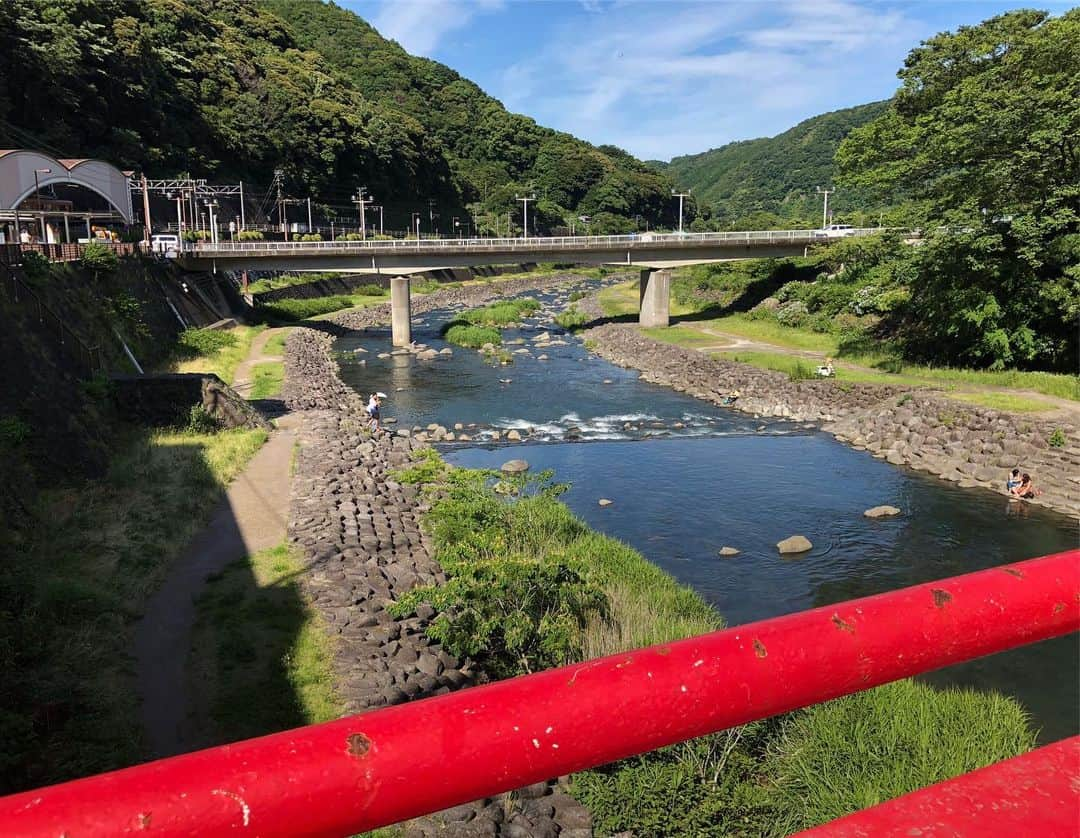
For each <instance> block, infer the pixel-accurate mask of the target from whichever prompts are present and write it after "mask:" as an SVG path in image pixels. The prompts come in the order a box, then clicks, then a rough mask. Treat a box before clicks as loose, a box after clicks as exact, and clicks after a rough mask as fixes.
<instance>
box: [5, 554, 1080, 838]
mask: <svg viewBox="0 0 1080 838" xmlns="http://www.w3.org/2000/svg"><path fill="white" fill-rule="evenodd" d="M1078 628H1080V550H1072V551H1069V552H1066V553H1058V554H1056V555H1053V556H1046V557H1043V558H1040V559H1032V560H1030V561H1026V562H1019V563H1016V564H1012V565H1005V566H1001V567H996V568H991V569H989V570H983V571H979V572H976V573H969V574H966V575H964V576H956V577H953V578H950V579H943V580H940V581H936V582H929V583H926V584H922V585H915V586H913V587H910V588H905V589H902V590H897V591H890V592H888V593H883V594H878V595H876V596H870V597H864V598H862V599H856V600H851V601H848V602H842V603H838V604H835V605H829V606H826V607H823V608H816V609H813V610H811V611H804V612H801V613H797V614H789V615H787V616H784V617H778V618H774V619H770V620H762V621H760V622H756V623H750V624H748V625H743V626H736V627H734V628H730V629H727V630H724V631H718V632H713V633H711V634H706V635H702V636H700V637H692V638H689V639H686V640H681V641H677V642H673V643H666V644H661V645H659V646H653V647H650V648H648V649H638V650H635V651H630V652H626V653H623V654H619V655H611V656H608V657H604V658H597V659H595V660H590V661H585V662H583V663H578V664H573V665H571V666H565V667H561V668H559V669H552V670H547V671H545V672H539V673H536V674H534V675H527V676H523V677H519V678H512V679H509V680H506V681H500V682H497V683H494V684H489V685H486V686H480V687H472V688H469V689H464V690H460V691H458V692H454V693H450V694H449V695H444V696H439V697H435V698H428V699H424V700H421V701H416V702H412V703H407V704H400V705H396V706H393V707H388V708H385V709H380V710H375V711H372V712H369V713H364V714H361V715H357V716H351V717H347V718H343V719H339V720H337V721H333V722H326V723H324V724H320V725H312V726H310V727H305V728H299V729H297V730H292V731H286V732H284V733H277V734H273V735H271V736H264V737H260V738H258V739H250V740H248V741H246V742H239V743H236V744H232V745H225V746H221V747H217V748H210V749H208V750H204V751H198V752H195V753H192V754H186V755H184V756H178V757H172V758H170V759H165V760H160V761H157V762H151V763H147V764H146V765H140V766H135V767H133V768H127V769H123V770H121V771H114V772H112V773H108V774H101V775H98V776H96V777H90V778H87V779H84V780H76V781H73V782H70V783H64V784H61V785H57V786H52V787H49V788H44V789H37V790H34V791H29V792H23V793H21V794H16V795H12V796H10V797H6V798H0V834H4V835H20V836H26V838H31V836H43V837H44V836H49V838H55V836H57V835H70V836H79V838H102V836H106V835H118V834H126V833H127V832H136V831H139V830H149V829H151V828H152V830H153V832H154V834H155V835H159V836H187V835H191V834H195V833H198V834H210V835H218V834H225V833H226V832H231V831H232V830H237V829H242V828H248V829H251V830H252V834H258V835H260V836H263V837H264V838H265V837H266V836H293V835H309V836H322V835H325V836H332V835H334V836H336V835H349V834H353V833H357V832H363V831H365V830H371V829H375V828H378V827H380V826H385V825H387V824H392V823H398V822H400V821H403V820H406V819H408V818H412V817H417V816H420V815H423V814H427V813H429V812H433V811H438V810H440V809H445V808H448V807H450V806H454V805H457V804H461V803H466V802H468V801H472V800H479V799H482V798H485V797H489V796H492V795H494V794H497V793H500V792H504V791H509V790H511V789H515V788H521V787H523V786H525V785H528V784H531V783H535V782H539V781H542V780H546V779H547V778H550V777H556V776H561V775H563V774H568V773H571V772H574V771H580V770H583V769H586V768H591V767H594V766H597V765H603V764H606V763H609V762H613V761H615V760H619V759H623V758H626V757H629V756H632V755H634V754H639V753H645V752H647V751H651V750H654V749H656V748H659V747H663V746H665V745H670V744H673V743H675V742H680V741H683V740H685V739H691V738H694V737H698V736H702V735H705V734H708V733H713V732H716V731H719V730H723V729H725V728H729V727H734V726H736V725H741V724H745V723H746V722H749V721H752V720H754V719H762V718H766V717H769V716H773V715H776V714H778V713H785V712H788V711H791V710H794V709H797V708H799V707H805V706H807V705H810V704H815V703H818V702H822V701H827V700H829V699H832V698H837V697H838V696H841V695H847V694H849V693H854V692H859V691H861V690H866V689H869V688H871V687H875V686H878V685H879V684H884V683H887V682H889V681H895V680H897V679H900V678H906V677H909V676H911V675H916V674H919V673H922V672H928V671H930V670H933V669H938V668H941V667H943V666H947V665H950V664H953V663H959V662H960V661H965V660H970V659H972V658H977V657H981V656H983V655H988V654H992V653H994V652H1000V651H1004V650H1006V649H1011V648H1014V647H1016V646H1020V645H1023V644H1026V643H1034V642H1036V641H1039V640H1046V639H1049V638H1051V637H1059V636H1062V635H1065V634H1069V633H1071V632H1075V631H1076V630H1077V629H1078ZM1051 793H1053V795H1054V796H1051ZM1062 795H1064V797H1063V798H1062ZM1078 796H1080V778H1078V779H1077V781H1076V782H1070V783H1067V784H1059V785H1058V786H1057V787H1055V788H1053V789H1045V788H1039V787H1033V788H1029V789H1028V791H1027V794H1026V797H1025V799H1026V801H1027V803H1028V805H1029V806H1030V808H1031V811H1032V812H1033V813H1036V814H1037V813H1038V811H1040V810H1042V809H1045V808H1046V807H1048V806H1072V810H1073V811H1074V812H1075V811H1076V802H1077V798H1078ZM983 811H984V812H985V817H986V818H987V819H990V818H996V813H995V811H994V808H993V806H991V805H989V804H988V805H987V806H986V807H985V808H984V809H983ZM985 825H986V827H987V830H986V831H987V832H991V831H992V830H993V827H992V826H990V823H989V822H988V821H987V822H986V823H985ZM863 834H865V833H863ZM890 834H911V833H907V832H894V833H890ZM920 834H921V833H920ZM1044 834H1051V833H1044Z"/></svg>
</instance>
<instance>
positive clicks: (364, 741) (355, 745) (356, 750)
mask: <svg viewBox="0 0 1080 838" xmlns="http://www.w3.org/2000/svg"><path fill="white" fill-rule="evenodd" d="M345 743H346V745H347V746H348V751H349V756H353V757H362V756H364V754H366V753H367V752H368V751H370V750H371V740H370V739H368V738H367V737H366V736H365V735H364V734H362V733H351V734H349V738H348V739H346V740H345Z"/></svg>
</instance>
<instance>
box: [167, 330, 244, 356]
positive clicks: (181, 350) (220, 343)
mask: <svg viewBox="0 0 1080 838" xmlns="http://www.w3.org/2000/svg"><path fill="white" fill-rule="evenodd" d="M235 345H236V335H234V334H232V333H230V332H225V331H222V330H219V329H184V331H182V332H181V333H180V334H179V335H178V336H177V338H176V346H175V347H173V355H174V356H175V357H176V358H178V359H179V360H181V361H187V360H191V359H192V358H205V357H207V356H209V355H213V354H215V353H217V352H220V351H221V350H222V349H225V348H227V347H230V346H235Z"/></svg>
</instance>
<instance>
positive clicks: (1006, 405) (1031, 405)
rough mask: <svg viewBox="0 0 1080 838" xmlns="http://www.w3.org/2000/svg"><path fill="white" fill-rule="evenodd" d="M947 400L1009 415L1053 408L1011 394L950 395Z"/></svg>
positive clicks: (1042, 402) (1047, 404)
mask: <svg viewBox="0 0 1080 838" xmlns="http://www.w3.org/2000/svg"><path fill="white" fill-rule="evenodd" d="M949 398H950V399H958V400H960V401H962V402H970V403H971V404H979V405H982V406H983V407H992V408H994V409H995V410H1004V411H1008V412H1011V413H1038V412H1039V411H1042V410H1053V409H1054V408H1055V405H1053V404H1051V403H1050V402H1047V401H1044V400H1043V399H1036V398H1030V397H1028V396H1017V395H1014V394H1012V393H993V392H991V393H950V394H949Z"/></svg>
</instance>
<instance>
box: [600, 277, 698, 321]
mask: <svg viewBox="0 0 1080 838" xmlns="http://www.w3.org/2000/svg"><path fill="white" fill-rule="evenodd" d="M596 299H597V301H598V302H599V303H600V308H601V309H602V310H603V312H604V316H605V317H626V316H628V315H631V314H637V313H638V310H639V308H640V307H641V292H640V290H639V281H638V280H636V279H634V280H631V281H630V282H622V283H619V284H618V285H609V286H608V287H607V288H602V289H601V290H600V292H599V294H597V297H596ZM696 310H697V309H696V308H695V307H694V306H689V305H682V304H681V303H679V302H677V301H676V300H672V301H671V308H670V311H671V315H672V317H680V316H683V315H686V314H693V313H694V312H695V311H696Z"/></svg>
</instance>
